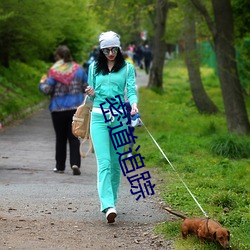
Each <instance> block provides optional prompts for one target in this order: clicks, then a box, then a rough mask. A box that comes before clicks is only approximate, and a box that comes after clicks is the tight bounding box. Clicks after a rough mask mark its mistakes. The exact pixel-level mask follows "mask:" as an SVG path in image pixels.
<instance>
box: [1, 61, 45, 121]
mask: <svg viewBox="0 0 250 250" xmlns="http://www.w3.org/2000/svg"><path fill="white" fill-rule="evenodd" d="M48 67H49V65H47V64H45V63H44V62H41V61H34V62H33V63H32V66H28V65H27V64H24V63H20V62H14V61H13V62H12V63H11V64H10V68H9V69H6V68H4V67H0V76H1V77H0V121H1V122H3V121H4V120H5V119H6V118H8V116H10V115H13V116H17V117H19V115H20V113H21V111H23V110H25V109H28V108H30V107H33V106H34V105H35V104H38V103H40V102H41V101H42V100H44V99H45V97H44V96H43V95H42V94H41V93H40V92H39V90H38V83H39V80H40V78H41V76H42V74H43V73H44V72H47V70H48Z"/></svg>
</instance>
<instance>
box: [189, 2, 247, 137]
mask: <svg viewBox="0 0 250 250" xmlns="http://www.w3.org/2000/svg"><path fill="white" fill-rule="evenodd" d="M191 1H192V3H193V4H194V6H195V7H196V8H197V10H198V11H199V12H200V13H201V14H202V15H203V16H204V18H205V20H206V23H207V25H208V27H209V29H210V32H211V34H212V37H213V43H214V48H215V53H216V60H217V65H218V75H219V80H220V85H221V90H222V96H223V102H224V107H225V114H226V119H227V126H228V130H229V131H230V132H233V133H237V134H249V133H250V123H249V120H248V115H247V110H246V106H245V102H244V96H243V91H242V87H241V85H240V80H239V76H238V70H237V64H236V56H235V48H234V32H233V14H232V8H231V4H230V0H220V1H217V0H212V7H213V13H214V21H213V19H212V18H211V16H210V15H209V13H208V11H207V9H206V7H205V6H204V4H203V3H202V2H201V1H200V0H191Z"/></svg>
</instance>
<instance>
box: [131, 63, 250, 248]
mask: <svg viewBox="0 0 250 250" xmlns="http://www.w3.org/2000/svg"><path fill="white" fill-rule="evenodd" d="M201 73H202V78H203V84H204V85H205V89H206V91H207V93H208V95H209V96H210V98H211V99H212V100H213V102H214V103H215V104H216V105H217V106H218V108H219V110H220V113H219V114H217V115H201V114H200V113H199V112H198V111H197V109H196V107H195V105H194V102H193V100H192V94H191V91H190V88H189V83H188V76H187V71H186V68H185V65H184V64H183V62H182V61H180V60H174V61H171V62H170V63H168V65H167V66H166V67H165V70H164V93H163V94H159V93H157V92H156V91H152V90H149V89H146V88H141V89H140V90H139V97H140V103H139V109H140V113H141V117H142V120H143V122H144V124H145V125H146V127H147V128H148V130H149V131H150V132H151V133H152V135H153V137H154V138H155V140H156V141H157V143H158V144H159V145H160V147H161V148H162V150H163V152H164V153H165V154H166V156H167V157H168V159H169V160H170V162H171V163H172V165H173V167H174V170H173V169H172V167H171V166H170V165H169V163H168V162H167V160H166V159H165V158H164V156H163V155H162V154H161V152H160V151H159V150H158V148H157V147H156V145H155V144H154V142H153V141H152V139H151V138H150V136H149V135H148V133H147V132H146V130H145V128H143V127H140V128H136V135H137V136H138V139H137V142H138V144H139V143H140V145H141V148H140V153H141V155H142V156H143V157H145V160H144V163H145V165H146V166H147V167H150V168H156V169H158V170H159V172H160V175H161V176H162V178H163V182H161V183H156V189H157V190H158V191H159V192H160V195H161V198H162V199H163V201H164V203H165V204H166V205H168V206H171V207H172V209H174V210H177V211H181V212H183V213H185V214H186V215H187V216H189V217H202V216H203V213H202V211H201V210H200V209H199V207H198V206H197V205H196V203H195V201H194V200H193V199H192V197H191V196H190V194H189V193H188V191H187V190H186V188H185V187H184V185H183V184H182V182H181V180H180V178H181V179H182V180H183V181H184V182H185V183H186V185H187V186H188V187H189V189H190V190H191V192H192V193H193V194H194V196H195V197H196V199H197V200H198V202H199V203H200V205H201V206H202V208H203V209H204V210H205V211H206V213H207V214H208V215H209V216H210V217H211V218H212V219H214V220H217V221H219V222H220V223H222V224H223V226H224V227H226V228H228V229H229V230H230V232H231V245H232V249H237V250H238V249H239V250H243V249H250V237H249V235H250V214H249V203H250V197H249V188H250V185H249V184H250V182H249V180H250V178H249V177H250V176H249V172H250V159H249V157H250V148H249V147H250V146H249V145H250V138H249V136H248V137H247V136H245V137H244V136H237V135H231V134H229V133H228V132H227V125H226V118H225V116H224V114H223V113H224V107H223V102H222V96H221V90H220V87H219V82H218V79H217V77H216V76H215V75H214V73H213V70H211V69H209V68H202V69H201ZM246 101H247V107H248V108H249V107H250V101H249V100H246ZM248 112H250V110H248ZM176 172H177V173H178V174H177V173H176ZM178 176H179V177H178ZM180 224H181V220H180V219H177V220H175V221H173V222H167V223H162V224H159V225H158V226H156V228H155V231H156V233H160V234H163V235H164V236H165V237H166V238H168V239H170V238H171V239H173V238H174V239H175V248H176V249H178V250H180V249H217V246H216V245H215V244H213V243H210V244H205V245H204V248H201V246H200V243H199V241H198V240H197V239H195V238H192V237H190V238H191V239H192V240H191V241H188V243H187V242H184V241H183V240H182V239H181V238H179V237H178V236H179V235H180Z"/></svg>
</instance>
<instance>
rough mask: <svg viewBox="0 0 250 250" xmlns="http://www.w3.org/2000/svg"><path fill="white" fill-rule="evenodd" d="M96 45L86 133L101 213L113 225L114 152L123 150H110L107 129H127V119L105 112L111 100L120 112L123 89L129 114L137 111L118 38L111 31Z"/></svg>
mask: <svg viewBox="0 0 250 250" xmlns="http://www.w3.org/2000/svg"><path fill="white" fill-rule="evenodd" d="M99 42H100V53H99V57H98V58H97V60H96V61H95V62H94V63H92V64H91V65H90V67H89V74H88V84H89V86H88V87H87V89H86V93H87V94H88V95H89V96H90V98H91V99H92V100H93V110H92V114H91V125H90V133H91V138H92V140H93V144H94V150H95V154H96V159H97V167H98V173H97V188H98V194H99V198H100V202H101V211H102V212H104V213H106V218H107V221H108V223H113V222H114V221H115V218H116V215H117V212H116V208H115V204H116V201H117V193H118V188H119V185H120V171H121V167H120V164H119V155H118V154H117V152H118V153H123V150H124V147H118V148H117V149H116V150H115V149H114V146H113V144H112V141H111V137H110V133H109V130H110V129H109V128H108V126H109V127H110V128H114V127H116V126H118V125H120V123H121V121H122V124H123V127H125V126H126V128H127V126H128V125H126V123H127V118H122V119H121V120H118V117H119V115H115V113H113V115H112V112H109V111H110V110H111V109H110V103H114V100H115V101H116V102H118V103H117V104H116V105H115V107H116V108H117V109H118V110H119V111H122V108H121V106H120V107H118V106H119V104H120V102H122V103H124V102H125V100H124V91H125V89H126V95H127V98H128V100H129V102H130V104H131V107H132V110H131V115H134V114H136V113H137V112H138V108H137V93H136V87H135V86H136V85H135V70H134V66H133V65H132V64H130V63H126V62H125V60H124V58H123V56H122V53H121V50H120V37H119V35H118V34H116V33H115V32H112V31H108V32H104V33H102V34H101V35H100V36H99ZM118 96H119V97H118ZM119 100H120V101H119ZM109 102H110V103H109ZM103 111H105V114H103ZM114 112H115V111H114ZM116 114H117V113H116ZM104 115H105V116H106V119H107V120H110V121H109V122H105V117H104ZM122 117H123V116H122ZM124 117H125V116H124ZM120 130H122V127H121V128H120Z"/></svg>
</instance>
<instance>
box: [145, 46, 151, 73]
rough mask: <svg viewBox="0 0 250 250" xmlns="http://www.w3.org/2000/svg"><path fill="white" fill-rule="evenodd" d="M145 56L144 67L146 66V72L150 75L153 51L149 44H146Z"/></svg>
mask: <svg viewBox="0 0 250 250" xmlns="http://www.w3.org/2000/svg"><path fill="white" fill-rule="evenodd" d="M143 57H144V67H145V72H146V74H147V75H148V73H149V69H150V65H151V61H152V59H153V55H152V51H151V49H150V48H149V46H148V45H147V44H146V45H145V48H144V51H143Z"/></svg>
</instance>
